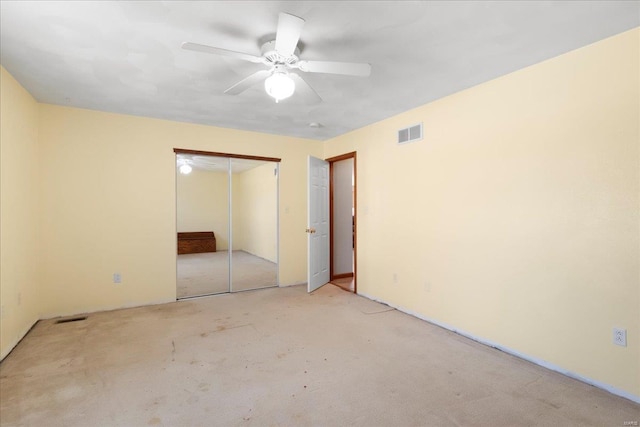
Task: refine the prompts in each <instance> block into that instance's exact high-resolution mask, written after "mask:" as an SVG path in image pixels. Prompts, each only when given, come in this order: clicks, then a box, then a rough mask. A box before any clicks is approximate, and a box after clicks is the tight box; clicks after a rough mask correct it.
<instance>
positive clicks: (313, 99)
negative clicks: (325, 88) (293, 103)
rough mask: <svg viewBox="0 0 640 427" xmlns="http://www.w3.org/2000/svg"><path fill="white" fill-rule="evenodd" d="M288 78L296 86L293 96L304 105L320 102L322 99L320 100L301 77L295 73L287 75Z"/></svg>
mask: <svg viewBox="0 0 640 427" xmlns="http://www.w3.org/2000/svg"><path fill="white" fill-rule="evenodd" d="M289 77H291V79H292V80H293V81H294V82H295V84H296V92H295V95H294V96H297V97H299V98H300V99H302V100H303V101H304V102H305V103H306V104H317V103H318V102H322V98H320V95H318V94H317V93H316V91H315V90H313V88H312V87H311V86H309V83H307V82H305V81H304V79H303V78H302V77H300V76H299V75H297V74H296V73H289Z"/></svg>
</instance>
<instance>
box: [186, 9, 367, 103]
mask: <svg viewBox="0 0 640 427" xmlns="http://www.w3.org/2000/svg"><path fill="white" fill-rule="evenodd" d="M304 22H305V21H304V19H302V18H299V17H297V16H294V15H290V14H288V13H280V15H279V18H278V29H277V32H276V39H275V40H272V41H269V42H267V43H265V44H263V45H262V48H261V52H262V56H255V55H251V54H248V53H242V52H235V51H232V50H227V49H222V48H219V47H213V46H206V45H202V44H198V43H191V42H185V43H183V44H182V48H183V49H186V50H193V51H196V52H205V53H213V54H216V55H224V56H230V57H232V58H237V59H242V60H244V61H249V62H254V63H257V64H264V65H266V66H268V67H269V68H268V69H265V70H260V71H257V72H255V73H253V74H251V75H250V76H249V77H246V78H245V79H243V80H241V81H239V82H238V83H236V84H235V85H233V86H231V87H230V88H229V89H227V90H225V91H224V93H226V94H230V95H238V94H240V93H242V92H244V91H245V90H246V89H248V88H249V87H251V86H253V85H255V84H258V83H260V82H262V81H264V85H265V90H266V92H267V94H269V95H270V96H271V97H273V98H274V99H275V100H276V102H278V101H280V100H283V99H286V98H288V97H290V96H291V95H293V93H294V92H296V93H297V95H298V96H300V97H301V98H302V99H303V100H304V101H305V102H307V103H314V102H320V101H322V99H321V98H320V96H319V95H318V94H317V93H316V91H315V90H313V88H312V87H311V86H309V84H308V83H307V82H305V81H304V80H303V79H302V77H300V75H299V74H298V73H296V72H294V70H299V71H302V72H305V73H326V74H341V75H347V76H357V77H368V76H369V75H370V74H371V65H370V64H366V63H355V62H332V61H306V60H301V59H300V58H299V55H300V50H299V49H298V40H299V39H300V33H301V31H302V27H303V26H304Z"/></svg>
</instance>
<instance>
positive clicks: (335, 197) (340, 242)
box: [327, 151, 358, 293]
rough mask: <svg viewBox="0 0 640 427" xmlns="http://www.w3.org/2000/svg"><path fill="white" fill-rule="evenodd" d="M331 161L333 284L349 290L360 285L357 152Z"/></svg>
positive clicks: (330, 230)
mask: <svg viewBox="0 0 640 427" xmlns="http://www.w3.org/2000/svg"><path fill="white" fill-rule="evenodd" d="M327 162H329V241H330V242H331V243H330V246H329V248H330V250H329V276H330V280H331V283H333V284H334V285H336V286H339V287H341V288H342V289H344V290H347V291H349V292H353V293H358V288H357V275H356V271H357V232H356V231H357V203H356V200H357V198H356V195H357V182H356V176H357V174H356V152H355V151H354V152H351V153H346V154H343V155H340V156H336V157H331V158H329V159H327Z"/></svg>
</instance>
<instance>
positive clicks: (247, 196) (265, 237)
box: [231, 159, 278, 292]
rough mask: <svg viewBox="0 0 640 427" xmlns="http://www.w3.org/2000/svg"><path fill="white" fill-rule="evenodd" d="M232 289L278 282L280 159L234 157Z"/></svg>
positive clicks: (232, 165) (235, 290) (251, 287)
mask: <svg viewBox="0 0 640 427" xmlns="http://www.w3.org/2000/svg"><path fill="white" fill-rule="evenodd" d="M231 172H232V175H231V177H232V178H231V181H232V185H231V200H232V233H231V235H232V252H231V254H232V255H231V268H232V272H231V291H232V292H237V291H244V290H249V289H258V288H265V287H269V286H277V285H278V163H275V162H266V161H258V160H248V159H231Z"/></svg>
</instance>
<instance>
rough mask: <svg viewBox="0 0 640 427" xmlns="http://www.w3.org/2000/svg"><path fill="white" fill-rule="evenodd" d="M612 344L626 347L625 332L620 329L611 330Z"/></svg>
mask: <svg viewBox="0 0 640 427" xmlns="http://www.w3.org/2000/svg"><path fill="white" fill-rule="evenodd" d="M613 343H614V344H615V345H621V346H622V347H626V346H627V330H626V329H621V328H613Z"/></svg>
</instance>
